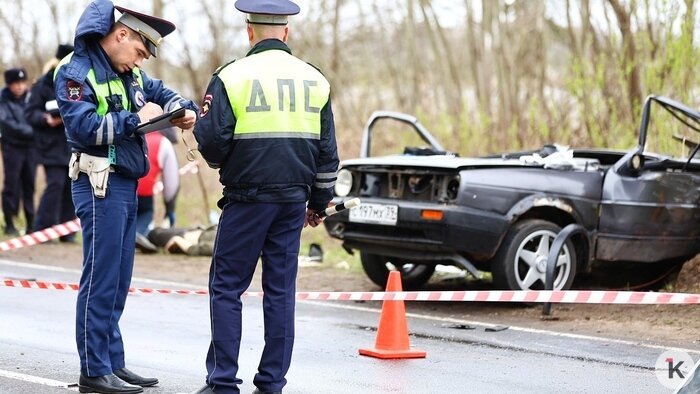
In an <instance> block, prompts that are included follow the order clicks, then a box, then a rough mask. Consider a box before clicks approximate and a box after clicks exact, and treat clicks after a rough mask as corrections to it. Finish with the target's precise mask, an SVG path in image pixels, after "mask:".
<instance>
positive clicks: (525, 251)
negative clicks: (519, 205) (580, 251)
mask: <svg viewBox="0 0 700 394" xmlns="http://www.w3.org/2000/svg"><path fill="white" fill-rule="evenodd" d="M559 231H561V227H559V226H557V225H556V224H554V223H552V222H548V221H546V220H539V219H528V220H523V221H521V222H518V223H515V224H514V225H513V226H512V227H511V228H510V230H508V233H507V234H506V236H505V238H504V239H503V242H502V243H501V248H500V249H499V251H498V253H497V254H496V256H495V258H494V260H493V262H492V267H491V269H492V274H493V282H494V285H495V287H496V288H497V289H504V290H542V289H544V283H545V275H546V272H547V258H548V256H549V251H550V248H551V246H552V243H553V242H554V239H555V238H556V236H557V234H559ZM561 253H562V254H563V255H561V256H560V259H561V265H560V266H558V267H557V269H556V270H555V272H554V289H555V290H566V289H569V288H571V284H572V283H573V281H574V276H576V249H575V247H574V243H573V242H572V241H571V239H568V240H567V241H566V243H565V244H564V247H563V248H562V250H561Z"/></svg>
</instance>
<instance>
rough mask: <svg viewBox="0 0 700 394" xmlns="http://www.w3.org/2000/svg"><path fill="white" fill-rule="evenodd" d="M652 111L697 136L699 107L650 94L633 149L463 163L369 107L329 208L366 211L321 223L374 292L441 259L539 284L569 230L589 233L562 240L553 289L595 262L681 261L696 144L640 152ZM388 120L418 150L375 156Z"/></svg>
mask: <svg viewBox="0 0 700 394" xmlns="http://www.w3.org/2000/svg"><path fill="white" fill-rule="evenodd" d="M652 106H653V107H654V108H655V111H656V110H658V108H659V107H660V108H663V109H665V110H666V111H659V112H661V113H665V112H668V114H670V115H665V116H667V118H676V119H677V120H679V121H680V122H672V123H674V124H679V125H681V126H682V130H684V131H685V132H688V130H690V131H689V133H693V132H697V131H700V112H698V111H696V110H694V109H692V108H690V107H688V106H686V105H684V104H682V103H680V102H677V101H674V100H672V99H669V98H666V97H661V96H650V97H648V98H647V100H646V101H645V105H644V107H643V115H642V121H641V126H640V129H639V138H638V143H637V145H636V146H635V147H634V148H632V149H630V150H627V151H622V150H611V149H578V148H576V149H570V148H568V147H565V146H559V145H546V146H544V147H542V148H540V149H536V150H530V151H522V152H510V153H503V154H498V155H490V156H484V157H459V155H456V154H453V153H450V152H448V151H446V150H445V149H444V148H443V146H442V145H441V144H440V143H439V141H437V140H436V139H435V137H433V136H432V135H431V134H430V132H429V131H428V130H427V129H426V128H425V127H424V126H423V125H422V124H421V123H420V122H419V121H418V120H417V119H416V118H415V117H413V116H409V115H405V114H401V113H395V112H386V111H382V112H375V113H374V114H372V116H371V117H370V118H369V120H368V121H367V123H366V125H365V128H364V133H363V137H362V138H363V139H362V146H361V150H360V157H359V158H357V159H350V160H345V161H343V162H342V163H341V167H340V169H339V171H338V180H337V183H336V187H335V197H334V203H340V202H343V201H345V200H347V199H349V198H353V197H359V198H360V199H361V200H362V204H361V205H360V206H358V207H356V208H353V209H351V210H348V211H344V212H341V213H339V214H337V215H333V216H330V217H328V218H327V219H326V220H325V223H324V225H325V228H326V231H327V232H328V234H329V235H330V236H331V237H333V238H337V239H339V240H341V241H342V245H343V247H344V248H345V249H346V250H347V251H348V252H351V253H353V252H354V251H359V253H360V260H361V263H362V267H363V269H364V271H365V273H366V274H367V276H368V277H369V278H370V279H371V280H372V281H373V282H374V283H376V284H377V285H379V286H382V287H383V286H385V284H386V280H387V277H388V274H389V271H390V270H400V271H401V273H402V278H403V284H404V287H406V288H418V287H420V286H421V285H423V284H425V283H426V282H427V281H428V280H429V279H430V277H431V276H432V274H433V273H434V271H435V267H436V265H438V264H440V265H453V266H457V267H460V268H462V269H464V270H467V271H468V272H469V273H471V274H472V275H474V276H475V277H481V275H482V274H483V272H491V274H492V279H493V284H494V287H495V288H500V289H512V290H521V289H523V290H524V289H543V288H544V283H545V272H546V262H547V258H548V255H549V252H550V246H551V244H552V241H553V240H554V239H555V237H556V236H557V234H558V233H559V231H560V230H561V229H562V228H564V227H565V226H567V225H568V224H571V223H576V224H579V225H581V226H583V227H584V228H585V231H584V232H583V233H582V234H578V235H576V236H574V237H572V238H570V239H568V240H567V241H566V242H565V244H564V246H563V248H562V250H561V253H560V254H559V256H558V259H557V263H556V270H555V276H554V288H555V289H568V288H570V287H571V285H572V283H573V281H574V278H575V277H576V275H577V273H580V272H587V271H590V270H591V269H592V267H593V263H594V262H595V263H596V265H597V264H598V263H602V264H605V263H606V262H617V261H625V262H634V263H635V264H636V263H638V264H646V263H659V262H661V263H662V264H665V263H664V262H668V264H669V265H670V264H678V262H679V261H684V259H686V258H688V257H691V256H694V255H695V254H696V253H698V252H699V251H700V225H698V223H700V206H699V205H698V204H699V203H700V161H699V160H697V159H696V158H695V156H696V153H697V150H698V145H697V144H695V143H693V142H692V141H691V139H690V138H689V137H687V136H686V135H685V134H684V135H679V134H673V135H672V136H671V137H669V138H668V140H670V141H671V142H670V144H669V143H667V145H673V144H675V145H681V146H682V147H681V148H682V149H675V150H676V151H683V154H676V155H671V154H662V153H655V152H652V151H648V150H647V149H646V148H645V147H646V146H647V144H648V142H649V140H651V139H652V138H653V139H655V140H656V139H659V136H658V135H654V136H650V135H648V132H649V130H650V129H651V128H650V126H649V125H650V115H651V108H652ZM386 121H390V122H393V123H396V122H398V123H400V124H401V125H403V126H406V127H409V128H410V129H411V130H412V132H415V133H416V134H417V136H418V137H419V138H420V140H421V141H422V143H424V144H426V145H425V146H423V147H406V148H405V150H404V152H403V153H401V154H395V155H383V156H372V155H371V154H370V152H371V151H372V149H371V146H372V141H373V139H376V138H377V136H378V135H380V133H382V132H383V129H382V128H380V127H378V125H379V124H382V123H383V122H386ZM664 127H665V125H661V126H657V125H655V127H654V130H656V129H659V128H660V129H661V130H664ZM666 134H667V133H666ZM689 135H690V137H692V134H689ZM667 142H668V141H667ZM676 148H677V147H676Z"/></svg>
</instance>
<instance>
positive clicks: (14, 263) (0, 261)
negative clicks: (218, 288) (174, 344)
mask: <svg viewBox="0 0 700 394" xmlns="http://www.w3.org/2000/svg"><path fill="white" fill-rule="evenodd" d="M0 265H7V266H10V267H19V268H31V269H40V270H44V271H53V272H64V273H70V274H78V275H80V273H81V271H80V270H79V269H73V268H64V267H56V266H52V265H43V264H33V263H20V262H19V261H11V260H3V259H0ZM131 281H132V282H133V281H138V282H143V283H149V284H154V285H161V286H173V287H187V288H190V289H197V290H199V289H203V288H206V285H193V284H189V283H180V282H171V281H167V280H158V279H148V278H140V277H137V276H134V277H132V278H131Z"/></svg>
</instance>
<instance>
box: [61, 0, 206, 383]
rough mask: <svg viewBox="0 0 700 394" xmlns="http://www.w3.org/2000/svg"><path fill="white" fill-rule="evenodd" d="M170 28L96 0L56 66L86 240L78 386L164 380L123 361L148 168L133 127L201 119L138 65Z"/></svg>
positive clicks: (184, 125)
mask: <svg viewBox="0 0 700 394" xmlns="http://www.w3.org/2000/svg"><path fill="white" fill-rule="evenodd" d="M115 10H116V11H118V12H120V13H121V16H120V17H119V19H118V20H117V21H116V22H115ZM173 30H175V26H174V25H173V24H172V23H170V22H168V21H166V20H163V19H160V18H156V17H152V16H149V15H145V14H141V13H139V12H136V11H132V10H128V9H126V8H123V7H115V6H114V4H112V2H111V1H108V0H95V1H93V2H92V3H90V4H89V5H88V6H87V8H86V9H85V11H84V12H83V14H82V16H81V17H80V20H79V21H78V25H77V27H76V33H75V41H74V44H75V48H74V49H75V51H74V52H73V53H72V54H71V55H69V56H66V57H65V58H63V59H62V60H61V62H60V63H59V64H58V66H57V67H56V74H55V90H56V101H57V103H58V108H59V111H60V114H61V117H62V118H63V122H64V125H65V129H66V136H67V137H68V144H69V145H70V147H71V151H72V156H71V161H70V163H69V175H70V177H71V179H72V185H71V189H72V197H73V202H74V203H75V209H76V214H77V216H78V218H80V224H81V227H82V237H83V265H82V267H83V270H82V275H81V278H80V291H79V292H78V300H77V307H76V332H75V334H76V342H77V347H78V355H79V356H80V379H79V380H78V388H79V390H80V392H81V393H90V392H95V393H140V392H142V391H143V388H142V387H148V386H153V385H156V384H158V379H156V378H147V377H142V376H139V375H137V374H136V373H134V372H132V371H130V370H129V369H127V368H126V364H125V356H124V344H123V342H122V334H121V331H120V329H119V320H120V318H121V316H122V312H123V311H124V306H125V303H126V298H127V294H128V291H129V285H130V283H131V274H132V271H133V266H134V247H135V236H136V231H135V229H136V208H137V200H136V185H137V180H138V179H139V178H140V177H142V176H143V175H145V174H146V173H147V172H148V166H149V162H148V157H147V156H148V150H147V146H146V143H145V141H144V137H143V135H141V134H139V133H138V132H137V126H138V125H139V124H140V123H143V122H144V121H148V120H150V119H151V118H153V117H154V116H156V115H159V114H160V113H162V112H163V111H167V112H170V111H172V110H174V109H177V108H180V107H181V108H186V111H185V115H184V116H183V117H181V118H179V119H177V120H176V121H174V122H173V125H174V126H177V127H180V128H182V129H189V128H192V126H194V123H195V121H196V111H197V110H198V108H197V106H196V105H195V104H194V103H193V102H192V101H190V100H185V99H184V98H182V96H180V95H179V94H177V93H176V92H174V91H172V90H170V89H168V88H166V87H165V86H164V85H163V83H162V82H161V81H159V80H157V79H152V78H150V77H149V76H148V75H147V74H146V73H145V72H144V71H143V70H141V69H140V66H141V64H142V63H143V61H144V60H146V59H148V58H149V57H151V56H157V55H158V49H159V45H160V43H161V40H162V38H163V37H165V36H166V35H168V34H170V33H171V32H172V31H173Z"/></svg>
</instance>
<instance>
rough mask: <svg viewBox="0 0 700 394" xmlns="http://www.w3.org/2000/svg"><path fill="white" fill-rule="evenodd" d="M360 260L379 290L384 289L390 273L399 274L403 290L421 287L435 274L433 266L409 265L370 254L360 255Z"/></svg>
mask: <svg viewBox="0 0 700 394" xmlns="http://www.w3.org/2000/svg"><path fill="white" fill-rule="evenodd" d="M360 260H361V261H362V268H363V269H364V271H365V273H366V274H367V277H369V279H370V280H371V281H372V282H374V283H376V284H377V285H378V286H380V287H381V288H386V282H387V280H388V278H389V272H390V271H399V272H401V285H402V287H403V288H404V289H416V288H419V287H421V286H422V285H424V284H425V283H426V282H428V280H429V279H430V277H431V276H432V275H433V272H435V266H434V265H428V264H417V263H411V262H408V261H405V260H402V259H398V258H394V257H388V256H380V255H376V254H371V253H364V252H362V253H360Z"/></svg>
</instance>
